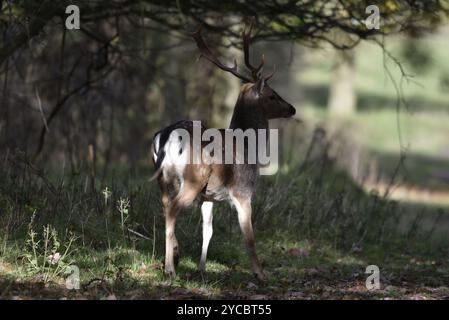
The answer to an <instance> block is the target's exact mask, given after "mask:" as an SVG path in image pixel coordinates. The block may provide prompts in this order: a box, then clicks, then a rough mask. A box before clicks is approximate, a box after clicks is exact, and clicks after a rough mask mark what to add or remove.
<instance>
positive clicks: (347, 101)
mask: <svg viewBox="0 0 449 320" xmlns="http://www.w3.org/2000/svg"><path fill="white" fill-rule="evenodd" d="M354 83H355V52H354V49H349V50H340V51H337V52H336V57H335V64H334V67H333V72H332V80H331V84H330V92H329V100H328V110H329V113H330V114H331V115H333V116H337V117H345V116H347V115H351V114H353V113H354V111H355V107H356V94H355V89H354Z"/></svg>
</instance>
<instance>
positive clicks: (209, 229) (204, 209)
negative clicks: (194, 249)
mask: <svg viewBox="0 0 449 320" xmlns="http://www.w3.org/2000/svg"><path fill="white" fill-rule="evenodd" d="M213 205H214V203H213V202H211V201H204V202H203V204H202V205H201V215H202V217H203V248H202V250H201V260H200V264H199V265H198V271H199V272H204V271H205V270H206V258H207V248H208V247H209V242H210V239H211V238H212V233H213V226H212V208H213Z"/></svg>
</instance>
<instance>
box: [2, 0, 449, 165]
mask: <svg viewBox="0 0 449 320" xmlns="http://www.w3.org/2000/svg"><path fill="white" fill-rule="evenodd" d="M72 4H75V5H78V6H79V8H80V12H81V28H80V30H66V28H65V19H66V17H67V14H66V13H65V8H66V7H67V6H68V5H72ZM368 4H371V1H352V0H351V1H350V0H336V1H324V0H323V1H308V0H300V1H290V0H285V1H272V0H263V1H245V2H243V1H231V0H224V1H206V0H195V1H191V0H184V1H179V0H167V1H161V0H127V1H124V0H115V1H106V0H97V1H88V0H78V1H73V0H59V1H53V0H41V1H34V0H22V1H2V2H1V3H0V37H1V38H2V41H0V90H1V94H0V103H1V107H2V108H1V110H0V150H1V151H6V150H12V149H15V148H17V149H20V150H24V151H26V152H34V151H35V152H36V154H37V155H38V154H41V151H42V150H44V151H45V152H43V154H42V157H41V160H42V161H46V160H48V159H53V160H59V159H66V158H65V155H68V158H69V159H70V163H71V166H72V170H73V171H78V170H79V169H80V168H81V167H82V166H83V165H85V163H88V162H89V161H90V162H92V161H94V162H99V163H103V164H104V163H105V164H108V163H109V161H110V160H112V159H115V160H118V161H121V162H122V163H127V164H132V165H134V164H135V162H136V161H137V159H141V158H142V155H146V154H149V153H148V148H149V141H150V138H151V135H152V133H153V132H154V131H155V130H156V126H155V124H159V123H160V122H161V121H163V122H168V121H172V120H174V119H175V118H179V117H183V116H188V115H191V116H195V117H201V116H202V115H203V112H206V111H207V110H210V109H208V108H209V107H208V106H210V104H215V103H216V102H215V101H213V99H212V98H210V97H207V93H210V95H211V96H212V93H213V94H216V95H217V96H218V97H221V98H224V97H225V96H226V94H227V85H228V84H226V83H225V82H223V85H220V86H215V87H217V88H216V90H215V89H214V88H215V87H214V86H213V81H212V82H211V81H210V79H209V78H210V77H213V76H214V72H213V71H211V70H207V67H205V68H204V69H202V68H203V65H202V67H201V68H200V69H195V70H200V71H199V72H198V74H194V73H196V71H195V72H192V71H191V70H192V68H191V64H192V63H193V62H194V57H195V56H197V51H196V50H195V48H194V46H193V44H192V41H191V39H190V32H192V31H193V30H195V29H197V28H198V26H200V25H202V26H203V28H204V29H206V30H205V32H204V34H205V35H207V36H208V37H211V38H212V39H213V40H214V43H215V44H216V46H214V47H216V48H220V47H221V48H226V49H228V48H229V47H239V46H240V45H241V41H240V32H241V30H242V27H243V25H244V23H248V22H249V20H254V22H255V24H256V27H255V29H256V30H257V32H256V33H255V34H254V41H260V40H266V41H279V40H294V41H298V42H300V43H302V44H304V45H309V46H319V45H320V44H321V43H323V42H325V43H330V44H331V45H333V46H334V47H335V48H337V49H349V48H353V47H354V46H356V45H357V44H358V43H359V42H360V41H361V40H363V39H376V36H378V35H389V34H394V33H397V32H401V31H408V30H412V31H410V32H422V30H427V29H429V28H432V27H434V26H435V25H438V23H439V22H440V21H441V19H443V17H444V15H445V14H447V12H448V7H447V3H446V2H444V1H439V0H429V1H417V0H396V1H394V0H388V1H384V2H382V6H381V14H382V28H381V30H368V29H367V28H366V26H365V25H364V20H365V19H366V13H365V8H366V6H367V5H368ZM385 8H386V9H385ZM334 32H340V33H342V34H347V35H349V39H350V41H348V42H342V41H340V40H339V39H338V38H337V39H336V38H335V37H334ZM189 48H190V49H191V50H190V49H189ZM195 68H197V67H195ZM206 78H207V80H206ZM222 100H224V99H222ZM164 106H165V107H164ZM193 107H194V108H195V109H196V110H203V111H201V114H199V113H198V112H197V111H193ZM212 107H213V108H217V107H216V106H215V105H213V106H212ZM197 108H198V109H197ZM209 112H210V111H209ZM214 112H215V109H214ZM207 118H210V117H209V116H208V117H207ZM47 136H48V137H47ZM89 146H91V147H89ZM90 150H91V151H92V152H90ZM89 154H92V157H90V159H91V160H89ZM94 159H95V160H94ZM93 165H95V164H93ZM90 166H91V167H92V164H91V165H90Z"/></svg>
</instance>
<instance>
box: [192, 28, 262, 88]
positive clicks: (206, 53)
mask: <svg viewBox="0 0 449 320" xmlns="http://www.w3.org/2000/svg"><path fill="white" fill-rule="evenodd" d="M192 37H193V39H194V40H195V42H196V45H197V47H198V49H199V50H200V53H201V56H203V57H204V58H206V59H207V60H209V61H210V62H212V63H213V64H215V65H216V66H217V67H219V68H220V69H222V70H224V71H227V72H230V73H232V74H233V75H235V76H236V77H237V78H240V79H242V80H243V81H246V82H252V80H251V79H250V78H248V77H246V76H244V75H242V74H241V73H239V72H237V61H236V60H235V59H234V66H233V67H232V68H231V67H227V66H225V65H224V64H223V63H221V62H220V60H218V58H217V57H216V56H215V55H214V54H213V53H212V51H210V49H209V47H208V46H207V45H206V43H205V42H204V39H203V37H202V36H201V28H199V29H198V31H196V32H195V33H193V34H192ZM245 61H246V53H245ZM253 78H254V77H253Z"/></svg>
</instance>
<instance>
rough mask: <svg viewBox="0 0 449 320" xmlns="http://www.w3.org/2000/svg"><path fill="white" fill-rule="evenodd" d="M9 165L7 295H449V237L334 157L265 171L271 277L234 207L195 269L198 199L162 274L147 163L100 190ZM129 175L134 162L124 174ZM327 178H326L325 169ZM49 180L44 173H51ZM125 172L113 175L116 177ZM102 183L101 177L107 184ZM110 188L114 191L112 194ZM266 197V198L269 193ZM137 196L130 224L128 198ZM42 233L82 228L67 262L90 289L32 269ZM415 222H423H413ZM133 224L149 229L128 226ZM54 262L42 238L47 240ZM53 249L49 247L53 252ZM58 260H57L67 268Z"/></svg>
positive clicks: (263, 208) (263, 201)
mask: <svg viewBox="0 0 449 320" xmlns="http://www.w3.org/2000/svg"><path fill="white" fill-rule="evenodd" d="M14 163H15V165H13V164H10V165H9V166H8V167H4V168H3V169H5V168H7V170H2V171H1V178H2V179H1V181H2V183H1V184H0V188H1V192H0V204H1V207H2V208H4V211H3V214H4V215H3V217H4V218H3V219H2V220H1V222H0V223H1V224H0V227H1V230H3V231H2V233H1V234H2V237H1V241H0V244H1V245H0V292H1V297H2V298H21V299H30V298H57V299H60V298H64V299H65V298H68V299H72V298H73V299H78V298H80V299H81V298H83V299H84V298H88V299H113V298H118V299H143V298H155V299H159V298H173V299H194V298H236V299H247V298H264V299H281V298H282V299H310V298H324V299H326V298H336V299H371V298H413V297H414V296H415V295H420V297H421V298H425V297H428V298H443V297H445V296H447V295H448V289H447V275H448V274H449V266H448V262H447V259H445V258H444V257H445V256H444V252H445V250H446V248H447V247H446V243H447V242H446V240H444V239H441V240H438V241H436V240H433V241H430V240H429V237H431V233H430V232H424V231H423V230H421V229H420V228H415V226H414V225H413V223H411V224H410V226H409V227H407V228H405V229H401V230H399V229H398V228H397V221H398V219H400V214H401V212H403V211H406V212H407V213H409V211H411V212H416V211H419V210H425V208H418V207H412V208H410V207H402V206H400V205H399V204H398V203H396V202H390V201H387V199H383V198H382V197H379V196H376V195H373V194H372V195H369V194H366V193H365V192H364V191H363V190H362V189H360V188H359V187H358V186H357V185H355V184H354V183H353V182H352V181H351V180H350V179H349V178H348V177H347V176H346V175H345V174H344V173H343V172H339V171H338V170H336V169H335V167H334V164H333V163H332V162H328V161H327V160H325V158H314V159H308V161H306V162H305V163H303V164H302V165H301V166H300V167H298V166H293V165H292V166H290V169H286V170H283V171H282V173H280V174H279V175H278V176H275V177H264V178H262V179H261V183H260V186H259V188H260V190H261V192H260V193H259V195H260V196H259V197H257V198H256V201H255V204H254V216H253V218H254V228H255V232H256V242H257V248H258V252H259V255H260V258H261V260H262V262H263V265H264V267H265V270H266V271H267V273H268V276H269V278H268V281H267V282H266V283H263V284H262V283H258V282H257V281H256V280H255V278H254V277H253V275H252V272H251V269H250V265H249V259H248V257H247V255H246V252H245V248H244V245H243V241H242V237H241V234H240V231H239V227H238V223H237V217H236V213H235V211H234V210H232V209H231V208H230V207H229V206H228V205H227V204H220V205H218V206H217V207H216V208H215V214H214V236H213V238H212V241H211V245H210V248H209V255H208V263H207V270H206V273H205V274H204V275H200V274H198V273H197V272H196V266H197V262H198V261H199V256H200V248H201V221H200V212H199V207H198V205H197V204H196V205H194V206H193V207H192V208H191V209H189V210H187V211H186V212H185V214H183V215H182V216H181V217H180V219H179V221H178V224H177V238H178V240H179V243H180V252H181V261H180V264H179V266H178V268H177V274H178V275H177V278H176V279H174V280H170V279H167V278H166V277H165V276H164V273H163V263H162V262H163V256H164V238H163V234H164V227H163V217H162V210H161V203H160V200H159V195H160V194H159V191H158V188H157V184H156V183H154V182H153V183H149V182H148V181H146V179H143V178H142V177H149V176H150V172H148V171H141V172H137V173H136V174H135V175H134V174H128V175H127V176H126V177H124V176H120V175H118V176H115V177H110V178H109V179H108V181H105V182H104V185H102V186H100V185H98V186H97V188H96V189H95V190H90V189H89V188H87V189H86V188H85V177H84V176H83V174H81V175H77V176H65V177H59V178H57V177H53V178H51V179H47V178H46V177H45V176H42V175H41V176H36V175H35V174H34V173H33V171H32V170H29V168H28V167H27V164H26V162H23V163H22V162H20V161H18V160H17V159H16V161H15V162H14ZM125 172H126V171H125ZM324 177H325V178H324ZM44 179H45V180H46V181H45V182H44V181H43V180H44ZM112 181H114V182H112ZM98 183H99V184H100V181H98ZM106 186H107V187H108V189H109V190H110V192H111V193H110V194H109V196H108V197H107V201H106V199H105V193H104V192H103V191H104V189H105V187H106ZM261 195H263V196H261ZM120 199H129V201H130V206H129V211H128V218H127V219H126V220H125V222H124V223H122V218H121V214H120V211H119V209H118V207H117V204H118V201H120ZM33 214H35V220H34V222H33V224H32V225H31V226H32V229H33V230H34V231H35V232H36V234H37V236H36V240H37V241H42V240H43V236H42V232H41V231H40V230H42V228H43V227H44V226H46V225H51V227H52V228H55V230H57V231H58V239H59V242H60V247H61V248H64V247H66V246H67V243H68V241H69V236H70V235H71V234H73V235H75V236H76V241H75V242H74V243H73V244H72V246H71V249H70V250H69V253H68V254H67V256H66V257H65V258H64V259H65V260H64V261H61V262H60V263H61V264H62V263H64V264H70V265H76V266H78V268H79V270H80V277H81V289H80V290H74V291H70V290H67V289H66V288H65V278H66V277H67V275H64V274H60V275H56V276H55V277H51V278H45V277H43V274H44V273H45V272H46V270H47V269H45V268H33V267H32V265H30V262H29V260H28V259H25V257H26V256H27V255H28V254H30V252H31V249H30V247H29V246H28V245H27V239H29V232H28V233H27V230H28V225H29V222H30V219H31V217H32V216H33ZM412 222H413V221H412ZM123 226H125V227H126V229H127V228H129V229H132V230H134V231H137V232H139V233H141V234H143V235H144V236H145V237H146V238H142V237H139V236H136V235H135V234H133V233H130V232H127V231H126V230H125V231H123V228H122V227H123ZM36 250H37V256H38V257H39V259H40V261H43V260H45V258H46V257H45V256H44V253H43V247H42V242H40V245H38V246H36ZM47 255H48V254H47ZM371 264H376V265H378V266H379V267H380V269H381V277H382V278H381V284H382V288H381V290H378V291H368V290H367V289H366V288H365V285H364V284H365V279H366V277H367V275H366V274H365V269H366V267H367V266H368V265H371ZM57 265H58V264H56V265H53V266H50V268H56V267H57Z"/></svg>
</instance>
